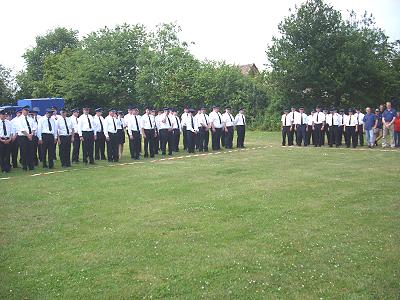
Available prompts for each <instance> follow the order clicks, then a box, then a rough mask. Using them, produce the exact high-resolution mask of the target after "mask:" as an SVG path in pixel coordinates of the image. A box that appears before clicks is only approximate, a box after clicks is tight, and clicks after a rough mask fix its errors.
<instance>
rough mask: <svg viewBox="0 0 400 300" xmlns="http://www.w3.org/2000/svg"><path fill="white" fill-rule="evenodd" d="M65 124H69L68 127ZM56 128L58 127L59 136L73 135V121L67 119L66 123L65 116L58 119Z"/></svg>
mask: <svg viewBox="0 0 400 300" xmlns="http://www.w3.org/2000/svg"><path fill="white" fill-rule="evenodd" d="M65 122H66V123H67V125H66V126H65ZM56 126H57V130H58V135H62V136H65V135H71V134H72V128H73V127H72V123H71V119H70V118H67V117H65V121H64V118H63V116H61V117H60V118H58V119H57V122H56ZM67 127H68V131H67Z"/></svg>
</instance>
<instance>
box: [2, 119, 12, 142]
mask: <svg viewBox="0 0 400 300" xmlns="http://www.w3.org/2000/svg"><path fill="white" fill-rule="evenodd" d="M4 126H5V127H6V132H4ZM5 133H6V134H5ZM12 134H13V131H12V126H11V122H10V121H8V120H7V119H5V120H4V121H2V120H0V138H10V137H11V135H12Z"/></svg>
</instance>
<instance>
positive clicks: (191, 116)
mask: <svg viewBox="0 0 400 300" xmlns="http://www.w3.org/2000/svg"><path fill="white" fill-rule="evenodd" d="M190 118H191V119H192V129H193V130H194V122H193V116H190Z"/></svg>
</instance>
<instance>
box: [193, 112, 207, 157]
mask: <svg viewBox="0 0 400 300" xmlns="http://www.w3.org/2000/svg"><path fill="white" fill-rule="evenodd" d="M196 121H197V126H198V133H197V134H198V135H199V136H200V146H199V151H200V152H203V151H204V152H208V142H209V139H210V121H209V117H208V115H207V113H206V108H205V107H204V106H203V107H201V110H200V115H199V116H198V118H197V120H196Z"/></svg>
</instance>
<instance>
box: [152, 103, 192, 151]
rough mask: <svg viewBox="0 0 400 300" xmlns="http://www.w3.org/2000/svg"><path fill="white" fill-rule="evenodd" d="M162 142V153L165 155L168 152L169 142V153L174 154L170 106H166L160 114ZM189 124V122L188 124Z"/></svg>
mask: <svg viewBox="0 0 400 300" xmlns="http://www.w3.org/2000/svg"><path fill="white" fill-rule="evenodd" d="M159 120H160V129H159V133H160V144H161V154H162V156H163V157H164V156H165V155H166V152H167V143H168V155H172V150H173V143H174V141H173V135H172V131H173V128H172V121H171V119H170V118H169V108H168V107H165V108H164V112H163V114H162V115H160V119H159ZM186 125H187V124H186Z"/></svg>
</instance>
